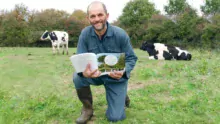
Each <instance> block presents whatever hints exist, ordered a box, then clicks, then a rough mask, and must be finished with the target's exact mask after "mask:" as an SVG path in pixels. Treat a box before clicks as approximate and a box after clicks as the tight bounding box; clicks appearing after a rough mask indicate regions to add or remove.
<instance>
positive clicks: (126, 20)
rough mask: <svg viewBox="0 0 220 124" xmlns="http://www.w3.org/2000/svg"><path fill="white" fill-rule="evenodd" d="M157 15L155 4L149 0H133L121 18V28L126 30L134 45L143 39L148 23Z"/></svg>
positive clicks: (127, 5)
mask: <svg viewBox="0 0 220 124" xmlns="http://www.w3.org/2000/svg"><path fill="white" fill-rule="evenodd" d="M155 13H158V11H156V9H155V8H154V4H152V3H150V2H149V1H148V0H132V1H130V2H128V3H127V4H126V6H125V8H124V9H123V13H122V15H121V16H120V17H119V26H121V27H123V28H125V29H126V31H127V32H128V34H129V35H130V37H131V39H133V41H134V43H133V44H134V45H135V44H138V43H137V42H138V40H140V39H142V37H143V35H144V34H145V31H146V28H147V21H148V20H149V19H150V18H151V16H152V15H153V14H155Z"/></svg>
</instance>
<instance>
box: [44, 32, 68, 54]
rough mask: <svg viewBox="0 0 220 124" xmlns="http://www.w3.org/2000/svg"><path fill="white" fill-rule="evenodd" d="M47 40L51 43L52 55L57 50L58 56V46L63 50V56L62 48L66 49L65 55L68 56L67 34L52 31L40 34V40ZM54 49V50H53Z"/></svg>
mask: <svg viewBox="0 0 220 124" xmlns="http://www.w3.org/2000/svg"><path fill="white" fill-rule="evenodd" d="M47 39H49V40H50V41H51V43H52V49H53V54H55V51H56V49H57V52H58V54H59V53H60V46H62V48H63V54H64V47H65V48H66V54H67V55H68V42H69V35H68V33H67V32H64V31H52V32H48V31H47V30H46V31H45V32H44V33H43V34H42V36H41V40H47ZM55 48H56V49H55Z"/></svg>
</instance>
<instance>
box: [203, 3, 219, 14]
mask: <svg viewBox="0 0 220 124" xmlns="http://www.w3.org/2000/svg"><path fill="white" fill-rule="evenodd" d="M200 8H201V11H202V12H203V13H204V14H206V15H215V14H216V13H220V0H205V5H203V6H201V7H200Z"/></svg>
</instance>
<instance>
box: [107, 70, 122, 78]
mask: <svg viewBox="0 0 220 124" xmlns="http://www.w3.org/2000/svg"><path fill="white" fill-rule="evenodd" d="M123 74H124V71H113V72H110V74H109V76H110V77H111V78H114V79H120V78H121V77H122V76H123Z"/></svg>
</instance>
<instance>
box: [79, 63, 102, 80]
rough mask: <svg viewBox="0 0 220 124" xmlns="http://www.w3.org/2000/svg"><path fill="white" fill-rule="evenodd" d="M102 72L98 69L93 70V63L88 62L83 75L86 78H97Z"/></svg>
mask: <svg viewBox="0 0 220 124" xmlns="http://www.w3.org/2000/svg"><path fill="white" fill-rule="evenodd" d="M100 74H101V72H100V71H99V70H98V69H96V70H93V71H92V70H91V65H90V64H87V66H86V69H85V71H84V72H83V76H84V77H86V78H97V77H99V76H100Z"/></svg>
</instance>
